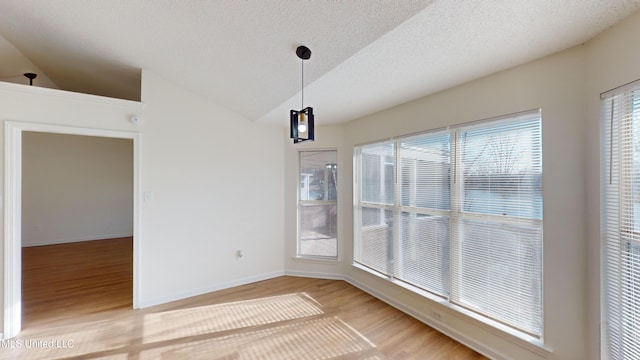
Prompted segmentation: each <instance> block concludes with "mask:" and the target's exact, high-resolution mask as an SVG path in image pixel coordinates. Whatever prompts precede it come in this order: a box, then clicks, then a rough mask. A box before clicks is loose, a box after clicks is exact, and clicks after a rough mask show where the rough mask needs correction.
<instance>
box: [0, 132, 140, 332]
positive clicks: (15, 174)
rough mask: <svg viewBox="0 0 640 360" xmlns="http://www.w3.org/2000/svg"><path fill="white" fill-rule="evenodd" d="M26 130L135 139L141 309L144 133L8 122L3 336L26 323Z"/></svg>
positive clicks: (135, 269)
mask: <svg viewBox="0 0 640 360" xmlns="http://www.w3.org/2000/svg"><path fill="white" fill-rule="evenodd" d="M25 132H37V133H50V134H66V135H81V136H93V137H99V138H115V139H129V140H131V141H132V142H133V144H132V145H133V215H132V217H133V219H132V223H133V231H132V232H133V308H138V307H139V306H138V293H139V289H138V288H139V285H138V284H139V275H140V271H139V263H140V262H139V259H140V251H139V241H140V237H139V213H140V211H139V201H138V194H139V191H138V188H139V177H140V176H139V174H140V157H139V156H140V155H139V154H140V149H139V147H140V135H139V134H138V133H133V132H124V131H112V130H99V129H88V128H75V127H66V126H57V125H48V124H34V123H20V122H6V123H5V201H4V204H5V238H4V250H5V251H4V269H3V270H4V297H3V300H4V303H3V305H4V314H3V315H4V319H3V320H4V329H3V330H4V331H3V338H5V339H7V338H11V337H14V336H15V335H17V334H18V332H19V331H20V329H21V326H22V323H21V321H22V283H21V280H22V263H21V255H22V251H21V250H22V211H21V209H22V181H23V179H22V163H23V162H22V161H23V159H22V157H23V154H22V152H23V149H22V145H23V144H22V142H23V133H25ZM35 226H37V225H35Z"/></svg>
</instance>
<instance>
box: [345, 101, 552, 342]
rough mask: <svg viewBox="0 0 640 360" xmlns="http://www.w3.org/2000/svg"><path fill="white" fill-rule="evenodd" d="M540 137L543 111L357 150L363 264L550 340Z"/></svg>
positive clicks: (358, 257) (357, 256)
mask: <svg viewBox="0 0 640 360" xmlns="http://www.w3.org/2000/svg"><path fill="white" fill-rule="evenodd" d="M541 137H542V122H541V117H540V112H539V111H535V112H528V113H523V114H519V115H517V116H511V117H508V118H501V119H496V120H492V121H484V122H479V123H474V124H470V125H462V126H458V127H455V128H450V129H446V130H437V131H432V132H428V133H424V134H420V135H413V136H407V137H402V138H399V139H396V140H393V141H383V142H379V143H374V144H368V145H362V146H358V147H356V148H355V154H354V156H355V164H356V176H355V178H354V181H355V184H354V200H355V207H354V211H355V214H354V222H355V224H354V228H355V245H354V260H355V262H356V263H357V264H359V265H361V266H365V267H367V268H369V269H371V270H373V271H375V272H378V273H381V274H383V275H385V276H387V277H389V278H390V279H392V280H394V281H400V282H403V283H405V284H407V285H409V287H415V288H419V289H421V290H426V291H429V292H431V293H433V294H435V295H437V296H440V297H442V298H444V299H447V300H448V301H449V302H451V303H452V304H456V305H457V306H461V307H464V308H466V309H469V310H472V311H474V312H477V313H479V314H482V315H484V316H486V317H489V318H491V319H493V320H496V321H499V322H501V323H503V324H506V325H509V326H511V327H513V328H516V329H518V330H520V331H523V332H525V333H528V334H530V335H533V336H536V337H541V336H542V143H541Z"/></svg>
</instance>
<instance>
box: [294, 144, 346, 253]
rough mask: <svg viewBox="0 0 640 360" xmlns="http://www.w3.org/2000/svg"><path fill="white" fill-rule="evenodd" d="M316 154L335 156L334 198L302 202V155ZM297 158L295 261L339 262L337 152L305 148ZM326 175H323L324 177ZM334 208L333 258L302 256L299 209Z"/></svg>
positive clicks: (332, 149) (300, 215) (331, 149)
mask: <svg viewBox="0 0 640 360" xmlns="http://www.w3.org/2000/svg"><path fill="white" fill-rule="evenodd" d="M318 152H333V153H334V154H335V160H336V161H335V169H333V170H334V171H335V189H336V190H335V191H336V197H335V200H303V199H301V191H302V186H301V183H302V179H301V177H302V175H303V174H302V155H303V154H304V153H318ZM297 157H298V159H297V160H298V167H297V179H296V181H297V185H296V189H297V190H296V253H295V259H302V260H318V261H339V260H340V256H341V252H340V236H339V234H340V228H339V218H340V217H339V212H340V210H339V205H338V199H339V195H338V194H339V189H338V180H337V179H338V170H339V166H338V150H337V149H335V148H328V149H312V148H308V149H307V148H305V149H298V152H297ZM327 171H328V170H327V169H325V174H326V173H327ZM326 176H327V175H325V177H326ZM331 205H333V206H335V209H336V222H335V228H336V236H335V246H336V251H335V256H328V255H314V254H304V253H302V251H301V249H302V245H301V241H302V230H303V229H302V214H301V209H302V208H303V207H304V206H331Z"/></svg>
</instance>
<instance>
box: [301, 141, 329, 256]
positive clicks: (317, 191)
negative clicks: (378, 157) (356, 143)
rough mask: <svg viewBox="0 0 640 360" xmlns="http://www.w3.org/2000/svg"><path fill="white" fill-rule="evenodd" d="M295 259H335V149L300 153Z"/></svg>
mask: <svg viewBox="0 0 640 360" xmlns="http://www.w3.org/2000/svg"><path fill="white" fill-rule="evenodd" d="M299 155H300V163H299V164H300V166H299V169H300V187H299V189H300V194H299V197H298V199H299V200H298V254H297V255H298V256H299V257H310V258H326V259H337V258H338V237H337V233H338V224H337V220H338V201H337V199H338V193H337V191H338V186H337V179H338V165H337V154H336V151H335V150H323V151H300V152H299Z"/></svg>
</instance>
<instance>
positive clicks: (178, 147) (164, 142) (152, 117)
mask: <svg viewBox="0 0 640 360" xmlns="http://www.w3.org/2000/svg"><path fill="white" fill-rule="evenodd" d="M142 100H143V102H144V103H145V104H146V106H147V107H146V110H145V117H144V124H143V125H142V126H141V132H142V136H143V138H142V144H143V145H142V191H143V192H152V193H153V201H150V202H149V201H148V202H145V203H143V204H142V226H143V238H142V279H141V282H142V289H141V290H142V293H141V299H142V304H143V306H144V305H150V304H155V303H159V302H164V301H167V300H172V299H177V298H181V297H186V296H190V295H194V294H199V293H204V292H208V291H212V290H215V289H220V288H224V287H228V286H232V285H237V284H241V283H245V282H250V281H254V280H259V279H264V278H269V277H273V276H277V275H281V274H283V267H284V265H283V264H284V253H283V248H284V226H283V216H284V201H283V198H284V190H285V189H284V173H285V168H284V147H283V143H284V141H285V140H286V139H285V135H284V133H283V131H282V128H281V127H279V126H270V125H263V124H256V123H252V122H249V121H248V120H246V119H244V118H242V117H240V116H239V115H237V114H234V113H232V112H231V111H228V110H226V109H223V108H221V107H219V106H216V105H215V104H211V103H210V102H209V101H206V100H205V99H202V98H200V97H197V96H194V95H193V94H192V93H189V92H187V91H185V90H183V89H181V88H179V87H177V86H174V85H172V84H171V83H169V82H167V81H165V80H164V79H162V78H160V77H158V76H156V75H154V74H153V73H150V72H147V71H143V80H142ZM237 250H242V251H243V252H244V257H243V258H242V259H241V260H240V261H238V259H237V258H236V251H237Z"/></svg>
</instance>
